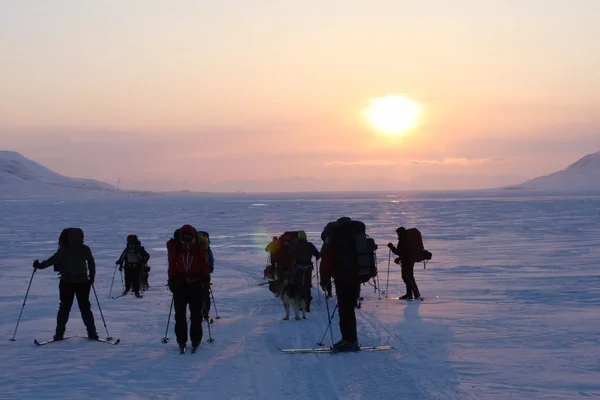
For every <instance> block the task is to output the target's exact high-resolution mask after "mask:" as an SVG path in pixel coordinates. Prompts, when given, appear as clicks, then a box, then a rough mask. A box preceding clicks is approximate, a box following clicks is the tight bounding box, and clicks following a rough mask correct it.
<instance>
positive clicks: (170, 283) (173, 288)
mask: <svg viewBox="0 0 600 400" xmlns="http://www.w3.org/2000/svg"><path fill="white" fill-rule="evenodd" d="M167 286H168V287H169V291H170V292H171V293H173V294H175V291H176V290H177V284H176V283H175V282H173V281H172V280H170V279H169V280H168V281H167Z"/></svg>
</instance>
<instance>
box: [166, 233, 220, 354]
mask: <svg viewBox="0 0 600 400" xmlns="http://www.w3.org/2000/svg"><path fill="white" fill-rule="evenodd" d="M197 235H198V233H197V231H196V229H195V228H194V227H192V226H191V225H183V226H182V227H181V228H180V229H178V230H177V231H175V235H174V237H173V238H171V239H169V241H167V253H168V260H169V267H168V286H169V290H170V291H171V293H173V304H174V309H175V336H176V337H177V343H178V344H179V348H180V349H181V351H182V352H184V351H185V348H186V346H187V341H188V326H187V321H186V314H187V308H188V307H189V309H190V329H189V338H190V339H191V342H192V350H193V351H195V350H196V348H198V346H200V343H201V342H202V333H203V332H202V317H203V315H202V303H203V301H204V299H205V297H206V290H208V289H207V288H206V287H205V286H206V282H207V281H208V279H207V277H208V276H209V275H210V270H209V265H208V257H207V254H206V252H205V249H204V248H202V246H201V244H200V243H199V242H198V239H197Z"/></svg>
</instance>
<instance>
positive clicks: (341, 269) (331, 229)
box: [320, 217, 360, 351]
mask: <svg viewBox="0 0 600 400" xmlns="http://www.w3.org/2000/svg"><path fill="white" fill-rule="evenodd" d="M350 224H351V220H350V218H348V217H342V218H339V219H338V220H337V221H336V222H334V223H330V224H328V226H326V227H325V230H324V231H323V234H322V235H321V237H322V238H323V239H324V241H325V244H324V245H323V248H322V250H321V258H322V260H321V268H320V272H321V282H320V285H321V288H322V289H323V291H324V292H325V293H327V297H331V279H332V278H333V280H334V281H335V291H336V295H337V301H338V315H339V318H340V322H339V325H340V333H341V334H342V339H341V340H340V341H338V342H337V343H335V344H334V345H333V349H334V350H335V351H358V350H359V345H358V334H357V329H356V314H355V307H356V306H357V299H358V295H359V293H360V283H359V280H358V275H357V273H356V271H352V270H351V269H348V268H346V266H345V265H344V262H345V257H344V251H345V248H346V246H347V245H348V243H349V242H350V241H351V239H350V238H351V234H352V230H351V226H350Z"/></svg>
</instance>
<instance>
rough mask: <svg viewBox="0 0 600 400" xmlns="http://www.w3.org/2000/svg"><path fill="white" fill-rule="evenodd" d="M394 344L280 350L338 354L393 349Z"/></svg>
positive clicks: (294, 352)
mask: <svg viewBox="0 0 600 400" xmlns="http://www.w3.org/2000/svg"><path fill="white" fill-rule="evenodd" d="M391 349H392V346H361V347H359V348H358V350H355V351H354V350H352V351H347V350H335V349H333V348H331V347H329V348H327V347H320V348H316V349H282V348H280V349H279V350H281V351H282V352H283V353H285V354H310V353H312V354H321V353H324V354H337V353H355V352H361V351H384V350H391Z"/></svg>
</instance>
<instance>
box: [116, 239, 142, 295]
mask: <svg viewBox="0 0 600 400" xmlns="http://www.w3.org/2000/svg"><path fill="white" fill-rule="evenodd" d="M148 260H150V255H149V254H148V252H147V251H146V249H144V246H142V244H141V242H140V241H139V239H138V237H137V236H136V235H128V236H127V247H126V248H125V250H123V252H122V253H121V257H119V259H118V260H117V261H116V262H115V264H116V265H118V266H119V271H123V268H125V290H124V291H123V296H125V295H126V294H127V293H128V292H129V290H131V289H133V292H134V293H135V297H137V298H141V297H142V296H141V295H140V286H141V281H142V274H143V273H144V272H145V271H144V268H145V266H146V263H147V262H148ZM123 264H125V265H123Z"/></svg>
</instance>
